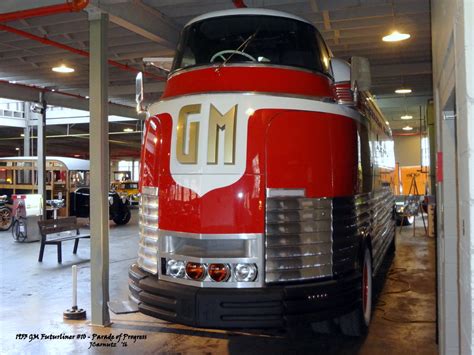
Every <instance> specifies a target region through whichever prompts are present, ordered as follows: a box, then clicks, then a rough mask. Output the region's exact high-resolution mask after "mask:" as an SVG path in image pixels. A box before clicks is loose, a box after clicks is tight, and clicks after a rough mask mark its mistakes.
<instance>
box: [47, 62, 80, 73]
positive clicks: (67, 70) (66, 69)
mask: <svg viewBox="0 0 474 355" xmlns="http://www.w3.org/2000/svg"><path fill="white" fill-rule="evenodd" d="M51 70H52V71H55V72H56V73H72V72H74V71H75V70H74V68H71V67H68V66H66V64H61V65H60V66H58V67H53V68H51Z"/></svg>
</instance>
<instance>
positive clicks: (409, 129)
mask: <svg viewBox="0 0 474 355" xmlns="http://www.w3.org/2000/svg"><path fill="white" fill-rule="evenodd" d="M402 129H403V130H404V131H411V130H413V127H411V126H405V127H403V128H402Z"/></svg>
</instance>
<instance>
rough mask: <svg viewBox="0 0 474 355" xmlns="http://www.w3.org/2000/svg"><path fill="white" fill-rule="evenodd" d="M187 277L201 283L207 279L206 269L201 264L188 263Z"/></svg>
mask: <svg viewBox="0 0 474 355" xmlns="http://www.w3.org/2000/svg"><path fill="white" fill-rule="evenodd" d="M186 275H188V277H189V278H190V279H192V280H196V281H201V280H203V279H204V278H205V277H206V267H205V266H204V265H203V264H200V263H193V262H188V263H187V264H186Z"/></svg>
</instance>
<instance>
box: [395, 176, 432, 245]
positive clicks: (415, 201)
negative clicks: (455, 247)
mask: <svg viewBox="0 0 474 355" xmlns="http://www.w3.org/2000/svg"><path fill="white" fill-rule="evenodd" d="M419 175H420V174H419V173H413V174H409V175H408V176H409V177H411V181H410V188H409V190H408V199H410V198H411V201H410V200H408V203H407V198H405V202H404V204H405V206H406V207H405V210H404V212H403V218H407V217H410V216H413V217H416V216H417V215H418V213H421V219H422V220H423V227H424V229H425V235H428V231H427V229H426V222H425V216H424V215H423V208H422V206H421V203H420V197H419V196H420V192H419V190H418V185H417V183H416V177H417V176H419ZM411 196H413V197H414V198H413V197H411ZM402 227H403V223H402V224H401V225H400V232H401V231H402ZM415 227H416V218H413V236H415Z"/></svg>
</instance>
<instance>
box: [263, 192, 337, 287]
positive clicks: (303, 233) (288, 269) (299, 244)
mask: <svg viewBox="0 0 474 355" xmlns="http://www.w3.org/2000/svg"><path fill="white" fill-rule="evenodd" d="M267 196H268V197H267V200H266V228H265V247H266V251H265V281H266V282H267V283H272V282H287V281H296V280H306V279H316V278H321V277H329V276H332V201H331V200H330V199H326V198H321V199H315V198H314V199H313V198H304V197H290V196H272V195H271V194H270V193H267ZM270 196H272V197H270Z"/></svg>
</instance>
